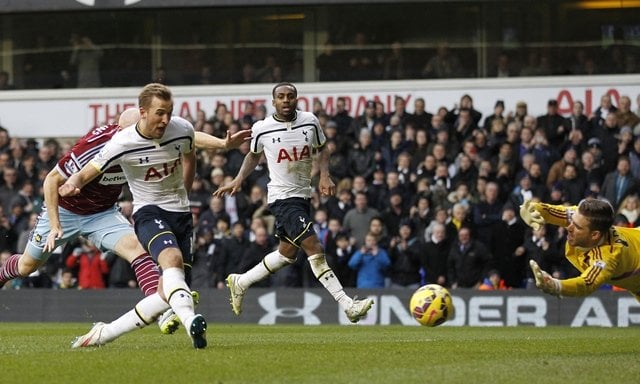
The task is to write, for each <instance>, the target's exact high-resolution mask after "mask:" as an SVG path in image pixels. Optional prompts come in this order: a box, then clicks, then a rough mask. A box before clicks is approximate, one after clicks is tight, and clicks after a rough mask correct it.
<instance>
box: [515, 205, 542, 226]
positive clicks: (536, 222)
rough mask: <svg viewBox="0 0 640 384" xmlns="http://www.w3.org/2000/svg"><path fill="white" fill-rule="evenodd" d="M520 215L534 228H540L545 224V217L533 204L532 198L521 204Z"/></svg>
mask: <svg viewBox="0 0 640 384" xmlns="http://www.w3.org/2000/svg"><path fill="white" fill-rule="evenodd" d="M520 217H522V220H524V222H525V223H527V225H528V226H530V227H531V228H533V229H534V230H536V231H537V230H539V229H540V227H541V226H542V225H544V224H545V221H544V218H543V217H542V215H541V214H540V212H538V211H537V210H536V208H535V207H534V206H533V203H532V202H531V200H525V201H524V203H522V205H521V206H520Z"/></svg>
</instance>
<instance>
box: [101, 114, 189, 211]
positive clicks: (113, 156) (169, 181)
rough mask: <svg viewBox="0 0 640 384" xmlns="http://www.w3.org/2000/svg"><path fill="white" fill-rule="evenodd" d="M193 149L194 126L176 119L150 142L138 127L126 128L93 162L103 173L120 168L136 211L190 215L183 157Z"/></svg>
mask: <svg viewBox="0 0 640 384" xmlns="http://www.w3.org/2000/svg"><path fill="white" fill-rule="evenodd" d="M193 149H194V131H193V125H191V123H190V122H188V121H187V120H185V119H183V118H181V117H177V116H173V117H171V121H169V125H168V126H167V129H166V131H165V133H164V136H162V138H161V139H158V140H155V139H147V138H145V137H143V136H142V135H141V134H140V133H139V132H138V131H137V130H136V126H135V125H132V126H130V127H127V128H124V129H123V130H121V131H120V132H118V133H116V134H115V135H114V136H113V138H112V139H111V140H110V141H108V142H107V143H106V144H105V146H104V147H103V148H102V150H101V151H100V152H99V153H98V154H97V155H96V157H94V158H93V160H91V164H92V165H93V166H94V167H96V168H97V169H98V170H100V171H101V172H103V171H104V170H106V169H108V168H109V167H111V166H113V165H120V167H122V170H123V172H124V175H125V176H126V178H127V182H128V183H129V189H130V190H131V194H132V195H133V211H134V212H136V211H137V210H138V209H140V208H141V207H143V206H145V205H156V206H158V207H160V208H162V209H165V210H167V211H172V212H189V197H188V194H187V190H186V188H185V186H184V181H183V179H182V154H183V153H191V151H193Z"/></svg>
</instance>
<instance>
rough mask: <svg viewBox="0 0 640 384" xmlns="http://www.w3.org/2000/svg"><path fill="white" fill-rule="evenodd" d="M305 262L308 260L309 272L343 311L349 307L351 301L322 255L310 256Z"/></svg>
mask: <svg viewBox="0 0 640 384" xmlns="http://www.w3.org/2000/svg"><path fill="white" fill-rule="evenodd" d="M307 260H309V264H310V265H311V270H312V271H313V274H314V275H315V276H316V279H318V281H320V283H322V285H323V286H324V287H325V288H326V289H327V291H329V293H330V294H331V296H333V298H334V299H335V300H336V301H337V302H338V303H340V307H341V308H342V309H343V310H346V309H347V308H349V307H351V304H353V300H352V299H351V298H350V297H349V296H347V294H346V293H345V292H344V289H343V288H342V284H340V280H338V278H337V277H336V275H335V274H334V273H333V270H332V269H331V268H330V267H329V264H327V259H326V258H325V257H324V254H322V253H318V254H315V255H311V256H309V257H308V258H307Z"/></svg>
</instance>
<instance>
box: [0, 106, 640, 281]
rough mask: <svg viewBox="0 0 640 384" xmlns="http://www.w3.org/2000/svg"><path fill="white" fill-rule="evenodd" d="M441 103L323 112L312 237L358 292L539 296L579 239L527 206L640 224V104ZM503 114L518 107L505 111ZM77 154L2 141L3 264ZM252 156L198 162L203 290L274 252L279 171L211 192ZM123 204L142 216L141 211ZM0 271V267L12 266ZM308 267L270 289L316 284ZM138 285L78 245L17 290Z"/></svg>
mask: <svg viewBox="0 0 640 384" xmlns="http://www.w3.org/2000/svg"><path fill="white" fill-rule="evenodd" d="M427 102H428V105H438V101H437V100H428V101H427V100H424V99H421V98H418V99H415V100H414V101H413V105H412V110H413V112H412V113H408V112H407V105H406V103H405V100H404V99H402V98H401V97H396V98H395V100H394V105H393V108H391V109H392V112H391V113H385V112H384V111H385V108H384V107H385V106H384V105H382V103H381V102H379V101H373V100H372V101H370V102H368V103H367V105H366V108H365V110H364V112H363V114H362V115H360V116H351V115H350V114H349V113H348V112H347V111H346V110H345V108H344V107H345V105H344V100H342V99H338V100H337V103H336V110H335V113H334V114H332V115H328V114H327V113H326V112H325V110H324V108H323V106H322V105H321V103H320V102H316V104H315V105H314V113H315V114H316V115H317V116H318V119H319V121H320V123H321V125H322V128H323V129H324V131H325V134H326V136H327V144H326V149H325V150H328V151H330V152H331V163H330V171H331V174H332V175H333V177H334V180H335V182H336V185H337V193H336V195H335V196H332V197H321V196H319V195H318V194H317V193H315V192H314V194H313V197H312V205H313V209H314V212H313V217H314V220H315V222H314V226H315V229H316V231H317V233H318V234H319V236H320V238H321V240H322V242H323V245H324V246H325V249H326V253H327V259H328V262H329V264H330V265H331V266H332V268H333V269H334V271H335V272H336V273H337V274H338V275H339V277H340V280H341V281H342V282H343V283H344V284H345V285H346V286H356V287H360V288H374V287H379V288H383V287H410V288H413V287H417V286H419V285H422V284H424V283H438V284H442V285H444V286H447V287H454V288H455V287H461V288H478V289H512V288H513V289H515V288H527V287H528V286H530V284H531V276H530V274H529V270H528V268H527V260H528V259H535V260H536V261H538V263H539V264H540V265H541V266H542V267H543V268H544V269H545V270H549V271H551V272H552V273H553V274H554V275H557V276H561V277H567V276H571V275H573V274H575V273H576V272H575V270H574V269H573V267H572V266H571V265H569V264H568V263H567V262H566V260H565V259H564V257H563V247H564V241H565V236H566V232H565V231H564V229H563V228H557V227H543V228H541V229H540V230H539V231H532V230H531V229H529V228H528V227H526V226H525V225H524V224H523V223H522V221H521V220H520V219H519V215H518V208H519V205H520V204H522V202H523V201H524V200H525V199H537V200H542V201H544V202H549V203H554V204H577V203H578V202H579V201H580V200H581V199H583V198H588V197H602V198H606V199H608V200H609V201H610V202H611V203H612V204H613V206H614V207H615V209H616V212H617V216H616V224H617V225H623V226H630V227H635V226H637V225H639V224H640V204H639V202H638V194H640V117H639V114H640V110H639V106H640V94H639V95H636V98H635V100H632V99H631V97H630V96H629V95H622V96H621V97H620V98H619V100H618V102H617V105H614V103H613V102H612V98H611V96H610V95H609V94H604V95H601V97H600V104H599V106H598V107H597V108H596V109H595V111H594V113H593V114H592V115H591V116H586V115H585V114H584V111H583V109H584V106H583V105H582V103H581V102H580V101H576V102H575V104H574V106H573V112H572V114H571V115H570V116H568V117H563V116H560V115H559V114H558V103H557V101H556V100H548V102H547V105H546V108H547V113H546V114H544V115H540V116H532V115H530V114H529V113H528V107H529V106H528V105H527V104H526V103H524V102H518V101H514V100H502V99H497V100H496V102H495V108H494V110H493V111H485V112H481V111H478V110H476V109H475V108H474V105H473V99H472V98H471V97H470V96H469V95H467V94H463V95H461V96H460V101H459V103H457V104H456V105H454V106H451V107H450V108H447V107H445V106H441V107H439V108H438V109H437V110H433V111H428V110H427V109H426V108H425V106H426V105H427ZM505 102H507V103H509V104H511V105H516V108H515V110H514V111H507V110H506V109H505ZM210 112H211V113H207V111H202V110H201V111H198V113H197V115H196V116H184V117H186V118H188V119H191V121H193V123H194V126H195V128H196V130H198V131H203V132H205V133H208V134H211V135H215V136H219V137H224V135H226V133H227V131H231V132H236V131H238V130H241V129H250V127H251V125H252V124H253V123H254V122H255V121H256V120H259V119H263V118H264V117H265V114H266V109H265V108H264V106H259V107H254V106H253V105H252V104H251V103H247V105H246V108H245V110H244V113H243V117H242V118H241V119H239V120H234V119H233V117H232V115H231V113H230V112H229V111H228V109H227V107H226V106H225V105H224V104H220V105H218V107H217V108H216V110H215V111H210ZM72 144H73V143H72V142H66V141H64V142H60V141H58V140H55V139H48V140H44V141H42V140H34V139H28V140H25V139H18V138H12V137H11V132H10V127H7V128H0V180H1V181H0V201H1V202H2V205H1V207H0V256H1V257H2V259H4V258H6V257H8V256H10V255H11V254H12V253H20V252H22V251H23V250H24V247H25V244H26V241H27V238H28V235H29V233H30V230H31V228H33V226H34V225H35V221H36V218H37V214H38V213H39V212H40V211H41V209H42V203H43V196H42V180H43V179H44V176H45V175H46V174H47V173H48V172H49V170H51V169H52V168H53V167H54V166H55V164H56V161H57V159H58V158H59V157H60V156H61V155H62V154H63V153H64V152H65V151H66V150H68V149H69V146H70V145H72ZM248 151H249V143H248V142H247V143H245V144H243V145H242V146H240V147H239V148H237V149H232V150H228V151H222V150H218V151H199V152H198V170H197V176H196V180H195V182H194V184H193V189H192V191H191V194H190V200H191V207H192V213H193V218H194V223H195V228H196V230H195V232H194V248H193V252H194V255H195V262H194V265H193V282H192V286H193V287H194V288H204V287H212V288H222V287H223V281H224V278H225V277H226V275H227V274H229V273H236V272H244V271H245V270H247V269H248V268H250V267H251V266H253V265H255V264H256V263H257V262H258V261H259V260H261V259H262V257H263V256H265V255H266V254H267V253H269V252H271V251H272V250H273V249H274V247H275V246H276V244H277V242H276V240H275V238H274V237H273V227H274V218H273V216H272V215H271V213H270V212H269V208H268V207H267V205H266V185H267V183H268V182H269V174H268V170H267V168H266V165H265V164H264V163H261V164H260V165H259V166H258V167H257V168H256V169H255V170H254V172H253V173H252V174H251V175H250V176H249V177H248V178H247V180H246V183H245V185H244V186H243V189H242V191H241V192H240V193H238V194H236V195H235V196H227V197H225V198H212V196H211V193H212V192H213V191H215V190H216V188H218V187H219V186H220V185H222V184H223V183H225V182H226V181H228V180H230V178H232V177H233V176H234V175H235V174H236V173H237V172H238V170H239V168H240V165H241V163H242V160H243V158H244V155H245V154H246V153H247V152H248ZM130 199H131V198H130V194H129V193H128V192H125V193H123V195H122V197H121V201H120V203H119V204H120V207H121V210H122V212H123V214H124V215H125V216H126V217H128V218H129V219H130V218H131V201H130ZM0 260H1V259H0ZM307 264H308V263H306V261H305V258H304V257H303V256H302V255H300V257H299V258H298V261H297V262H296V264H295V265H294V267H293V268H287V269H284V270H282V271H280V272H278V273H277V274H275V275H274V276H272V278H271V279H269V280H265V281H264V282H262V284H264V285H265V286H291V287H310V286H314V285H315V284H316V281H315V279H314V278H313V275H312V274H311V272H310V270H309V268H308V265H307ZM76 286H78V287H81V288H104V287H134V286H135V278H134V276H133V274H132V271H131V269H130V268H129V266H128V265H127V263H126V262H124V261H123V260H121V259H119V258H117V257H116V256H115V255H112V254H103V253H101V252H100V251H99V250H98V249H96V248H95V247H94V246H93V245H92V244H90V243H87V242H84V241H83V242H78V243H75V244H68V245H67V246H66V247H64V248H61V249H58V250H57V251H56V253H55V254H54V256H52V257H51V259H50V260H49V262H48V263H47V265H46V266H45V267H44V268H42V270H40V271H38V272H37V273H35V274H33V275H32V276H30V277H29V278H26V279H23V280H20V281H18V280H16V281H13V282H12V284H7V285H6V288H7V289H10V288H24V287H63V288H64V287H76Z"/></svg>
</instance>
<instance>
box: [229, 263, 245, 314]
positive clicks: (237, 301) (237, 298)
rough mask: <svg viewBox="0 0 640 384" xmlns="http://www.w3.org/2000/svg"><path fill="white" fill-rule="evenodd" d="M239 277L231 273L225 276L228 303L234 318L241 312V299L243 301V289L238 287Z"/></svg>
mask: <svg viewBox="0 0 640 384" xmlns="http://www.w3.org/2000/svg"><path fill="white" fill-rule="evenodd" d="M239 279H240V275H238V274H235V273H232V274H230V275H229V276H227V280H226V281H227V287H229V296H230V298H229V302H230V303H231V310H233V313H235V314H236V316H238V315H240V313H241V312H242V299H244V294H245V292H246V290H245V289H243V288H242V287H240V285H239V284H238V280H239Z"/></svg>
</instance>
